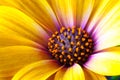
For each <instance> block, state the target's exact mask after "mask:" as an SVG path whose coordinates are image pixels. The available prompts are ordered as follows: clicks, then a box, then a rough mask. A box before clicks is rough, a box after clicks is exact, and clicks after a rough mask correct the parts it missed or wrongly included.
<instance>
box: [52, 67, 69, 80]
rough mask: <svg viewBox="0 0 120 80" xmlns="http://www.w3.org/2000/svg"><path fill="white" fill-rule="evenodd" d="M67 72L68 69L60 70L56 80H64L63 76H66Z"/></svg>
mask: <svg viewBox="0 0 120 80" xmlns="http://www.w3.org/2000/svg"><path fill="white" fill-rule="evenodd" d="M66 70H67V68H66V67H64V68H62V69H60V70H59V71H58V72H57V73H56V75H55V79H54V80H63V76H64V74H65V72H66Z"/></svg>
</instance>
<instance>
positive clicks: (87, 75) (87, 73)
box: [83, 68, 107, 80]
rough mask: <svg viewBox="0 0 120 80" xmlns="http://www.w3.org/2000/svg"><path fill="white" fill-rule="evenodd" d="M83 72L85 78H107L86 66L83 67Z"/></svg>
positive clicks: (100, 79) (95, 79) (96, 79)
mask: <svg viewBox="0 0 120 80" xmlns="http://www.w3.org/2000/svg"><path fill="white" fill-rule="evenodd" d="M83 70H84V74H85V80H107V79H106V77H105V76H103V75H99V74H96V73H94V72H92V71H90V70H88V69H86V68H84V69H83Z"/></svg>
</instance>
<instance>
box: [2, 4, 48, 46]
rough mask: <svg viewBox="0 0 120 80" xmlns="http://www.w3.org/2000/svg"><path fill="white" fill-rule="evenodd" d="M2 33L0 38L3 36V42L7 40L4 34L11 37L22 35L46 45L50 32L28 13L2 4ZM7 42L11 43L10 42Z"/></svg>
mask: <svg viewBox="0 0 120 80" xmlns="http://www.w3.org/2000/svg"><path fill="white" fill-rule="evenodd" d="M0 33H1V35H0V39H2V37H3V39H2V40H1V41H2V43H3V42H4V40H5V39H4V36H7V37H9V38H10V37H11V38H12V36H13V37H14V36H20V37H23V38H26V39H29V40H31V41H34V42H37V43H39V44H42V45H44V46H45V45H47V40H48V34H47V33H46V32H45V30H44V29H43V28H42V27H40V26H39V25H38V24H37V23H35V22H34V21H33V20H32V19H31V18H29V17H28V16H27V15H25V14H24V13H22V12H21V11H19V10H17V9H14V8H10V7H5V6H0ZM7 37H6V38H7ZM21 39H22V38H21ZM8 40H12V39H8ZM21 41H22V40H21ZM23 41H24V40H23ZM43 41H44V43H43ZM23 43H24V42H23ZM29 43H30V41H29ZM6 44H9V42H7V43H6ZM30 44H32V43H30Z"/></svg>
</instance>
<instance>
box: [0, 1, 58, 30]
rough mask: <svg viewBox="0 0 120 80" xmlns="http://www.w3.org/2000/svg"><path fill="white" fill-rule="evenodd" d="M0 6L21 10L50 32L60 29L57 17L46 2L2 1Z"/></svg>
mask: <svg viewBox="0 0 120 80" xmlns="http://www.w3.org/2000/svg"><path fill="white" fill-rule="evenodd" d="M0 4H1V5H7V6H12V7H15V8H17V9H19V10H21V11H22V12H24V13H25V14H27V15H29V16H30V17H31V18H32V19H34V20H35V21H36V22H37V23H38V24H39V25H40V26H42V27H44V28H45V29H46V30H48V31H56V30H57V29H58V28H59V24H58V21H57V19H56V16H55V14H54V12H53V10H52V8H51V7H50V5H49V4H48V2H47V1H46V0H11V1H9V0H2V1H0Z"/></svg>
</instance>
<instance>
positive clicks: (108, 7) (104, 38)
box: [87, 0, 120, 51]
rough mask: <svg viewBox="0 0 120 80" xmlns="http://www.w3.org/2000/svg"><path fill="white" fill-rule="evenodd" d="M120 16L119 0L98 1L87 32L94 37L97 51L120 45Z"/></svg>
mask: <svg viewBox="0 0 120 80" xmlns="http://www.w3.org/2000/svg"><path fill="white" fill-rule="evenodd" d="M119 14H120V1H119V0H101V1H97V0H96V2H95V7H94V9H93V13H92V15H91V17H90V20H89V24H88V25H87V30H88V32H89V33H91V35H92V36H94V39H95V44H96V50H97V51H98V50H102V49H105V48H109V47H113V46H116V45H119V44H120V40H119V38H120V35H119V34H118V33H119V32H120V29H119V26H120V22H119V21H120V15H119Z"/></svg>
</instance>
